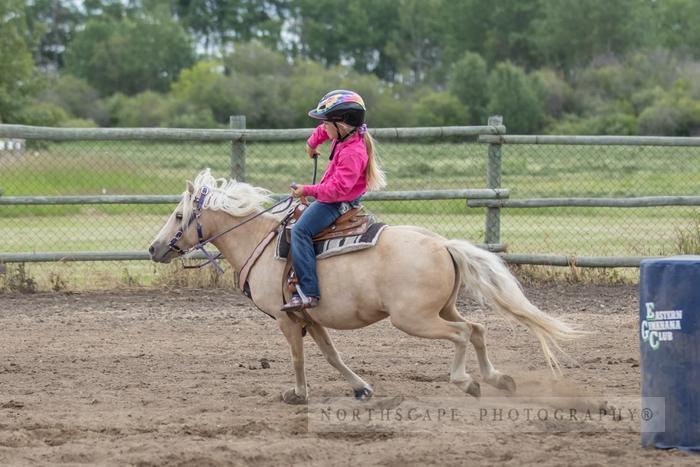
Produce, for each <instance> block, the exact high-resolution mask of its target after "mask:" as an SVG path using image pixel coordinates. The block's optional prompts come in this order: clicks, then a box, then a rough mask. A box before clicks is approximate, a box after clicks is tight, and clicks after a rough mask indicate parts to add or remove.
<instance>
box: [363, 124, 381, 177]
mask: <svg viewBox="0 0 700 467" xmlns="http://www.w3.org/2000/svg"><path fill="white" fill-rule="evenodd" d="M363 138H364V142H365V148H367V156H369V157H368V158H367V171H366V172H365V177H366V178H367V190H368V191H378V190H381V189H382V188H384V187H385V186H386V174H385V173H384V171H383V170H382V167H381V166H380V165H379V160H378V158H377V155H376V150H377V144H376V141H374V138H372V135H370V134H369V132H366V133H365V134H364V135H363Z"/></svg>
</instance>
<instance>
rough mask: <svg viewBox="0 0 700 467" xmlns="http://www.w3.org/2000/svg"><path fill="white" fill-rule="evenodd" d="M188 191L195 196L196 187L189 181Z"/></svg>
mask: <svg viewBox="0 0 700 467" xmlns="http://www.w3.org/2000/svg"><path fill="white" fill-rule="evenodd" d="M187 191H189V192H190V194H191V195H192V194H194V185H193V184H192V182H191V181H189V180H187Z"/></svg>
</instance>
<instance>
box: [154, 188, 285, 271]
mask: <svg viewBox="0 0 700 467" xmlns="http://www.w3.org/2000/svg"><path fill="white" fill-rule="evenodd" d="M209 193H210V189H209V187H206V186H203V187H202V188H200V190H199V192H198V193H197V196H195V199H194V201H195V202H194V204H195V206H194V209H193V210H192V214H190V218H189V220H188V221H187V225H186V226H185V228H184V229H183V228H182V227H180V228H179V229H178V230H177V232H175V235H174V236H173V238H172V239H170V242H168V248H169V249H170V250H171V251H176V252H177V253H178V254H179V255H180V256H185V255H187V254H190V253H192V252H193V251H196V250H201V251H202V252H203V253H204V255H205V256H206V257H207V260H206V261H205V262H204V263H201V264H196V265H192V266H183V267H184V268H185V269H199V268H202V267H204V266H206V265H208V264H213V265H214V266H215V267H216V269H218V270H219V272H221V273H223V272H224V270H223V268H222V267H221V266H220V265H219V263H218V261H217V259H219V258H220V257H221V253H219V254H218V255H216V256H214V255H212V254H211V253H209V252H208V251H207V250H206V249H205V248H204V247H205V246H206V245H207V244H208V243H211V242H212V241H214V240H216V239H217V238H219V237H221V236H223V235H226V234H227V233H229V232H231V231H232V230H235V229H237V228H239V227H241V226H243V225H245V224H247V223H248V222H250V221H252V220H253V219H256V218H257V217H260V216H262V215H263V214H265V213H266V212H272V213H273V214H278V213H280V212H284V211H286V210H288V209H289V208H290V207H291V205H292V201H293V198H292V197H291V196H288V197H286V198H284V199H282V200H281V201H279V202H278V203H275V204H273V205H272V206H270V207H269V208H267V209H264V210H262V211H260V212H258V213H256V214H255V215H253V216H251V217H249V218H248V219H246V220H244V221H242V222H239V223H238V224H236V225H234V226H231V227H229V228H228V229H226V230H224V231H222V232H219V233H218V234H216V235H212V236H211V237H209V238H206V239H205V238H204V233H203V229H202V224H201V223H200V222H199V217H200V215H201V213H202V208H203V206H204V201H205V199H206V197H207V195H208V194H209ZM284 203H287V205H286V206H285V207H284V208H282V209H280V210H278V211H273V209H275V208H276V207H277V206H280V205H281V204H284ZM195 221H196V222H197V243H196V244H195V245H193V246H191V247H190V248H188V249H186V250H183V249H182V248H180V247H179V246H177V242H178V241H179V240H180V239H181V238H182V236H183V235H184V233H185V230H187V229H188V228H189V227H190V225H191V224H192V222H195Z"/></svg>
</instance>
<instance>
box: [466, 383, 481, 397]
mask: <svg viewBox="0 0 700 467" xmlns="http://www.w3.org/2000/svg"><path fill="white" fill-rule="evenodd" d="M467 394H469V395H470V396H474V397H476V398H477V399H480V398H481V386H480V385H479V383H477V382H476V381H472V382H471V383H469V386H467Z"/></svg>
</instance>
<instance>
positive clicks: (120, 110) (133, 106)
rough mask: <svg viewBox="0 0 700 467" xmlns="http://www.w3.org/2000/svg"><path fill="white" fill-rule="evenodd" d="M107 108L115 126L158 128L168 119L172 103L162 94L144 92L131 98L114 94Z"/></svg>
mask: <svg viewBox="0 0 700 467" xmlns="http://www.w3.org/2000/svg"><path fill="white" fill-rule="evenodd" d="M108 106H109V107H111V111H112V117H113V118H114V122H115V123H116V124H117V126H122V127H159V126H164V125H165V123H166V122H167V121H168V120H169V119H170V117H171V115H172V113H171V110H172V107H173V102H172V100H171V99H170V98H168V96H165V95H163V94H159V93H156V92H153V91H144V92H142V93H140V94H137V95H135V96H132V97H128V96H124V95H121V94H116V95H115V96H114V97H113V98H112V99H111V100H110V102H109V103H108Z"/></svg>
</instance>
